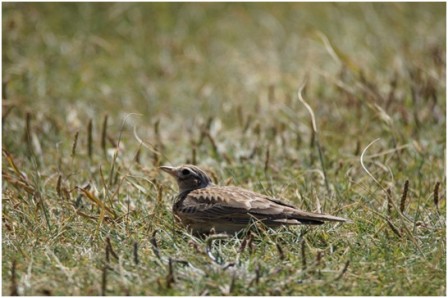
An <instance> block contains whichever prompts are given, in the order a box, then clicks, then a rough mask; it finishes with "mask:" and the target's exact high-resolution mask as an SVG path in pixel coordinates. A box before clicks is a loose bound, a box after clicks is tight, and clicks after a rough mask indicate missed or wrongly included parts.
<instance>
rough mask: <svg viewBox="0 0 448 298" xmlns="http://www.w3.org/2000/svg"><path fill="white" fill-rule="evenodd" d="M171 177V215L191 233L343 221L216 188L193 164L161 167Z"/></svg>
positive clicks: (236, 189) (259, 196)
mask: <svg viewBox="0 0 448 298" xmlns="http://www.w3.org/2000/svg"><path fill="white" fill-rule="evenodd" d="M160 169H161V170H163V171H165V172H167V173H168V174H170V175H171V176H173V177H174V178H175V179H176V181H177V184H178V186H179V194H178V196H177V198H176V202H175V203H174V206H173V212H174V214H175V215H176V217H178V219H180V221H181V222H182V224H184V225H185V226H187V228H188V229H189V230H192V231H193V232H194V233H208V232H210V231H211V230H212V229H214V230H215V232H217V233H222V232H227V233H234V232H238V231H240V230H242V229H244V228H246V227H247V225H248V224H249V223H251V222H253V220H258V221H261V222H262V223H263V224H265V225H266V226H268V227H279V226H281V225H301V224H308V225H319V224H323V223H324V222H325V221H333V222H345V221H347V220H346V219H344V218H341V217H336V216H332V215H327V214H319V213H311V212H306V211H302V210H300V209H297V208H296V207H294V206H292V205H289V204H286V203H284V202H282V201H279V200H277V199H273V198H270V197H268V196H265V195H262V194H259V193H256V192H253V191H250V190H246V189H244V188H240V187H234V186H218V185H214V184H213V183H212V180H211V179H210V177H209V176H208V175H207V174H206V173H205V172H204V171H203V170H201V169H200V168H198V167H197V166H194V165H183V166H179V167H168V166H162V167H160Z"/></svg>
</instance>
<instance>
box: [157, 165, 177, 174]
mask: <svg viewBox="0 0 448 298" xmlns="http://www.w3.org/2000/svg"><path fill="white" fill-rule="evenodd" d="M159 169H161V170H162V171H164V172H167V173H168V174H170V175H171V176H173V177H176V168H175V167H168V166H161V167H159Z"/></svg>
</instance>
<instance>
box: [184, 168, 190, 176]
mask: <svg viewBox="0 0 448 298" xmlns="http://www.w3.org/2000/svg"><path fill="white" fill-rule="evenodd" d="M188 174H190V170H188V169H183V170H182V175H183V176H186V175H188Z"/></svg>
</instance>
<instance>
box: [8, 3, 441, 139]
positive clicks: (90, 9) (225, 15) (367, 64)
mask: <svg viewBox="0 0 448 298" xmlns="http://www.w3.org/2000/svg"><path fill="white" fill-rule="evenodd" d="M444 5H445V4H444V3H433V4H427V3H425V4H421V3H411V4H408V3H389V4H382V3H375V4H372V3H329V4H325V5H322V4H319V3H276V4H274V3H246V4H234V3H183V4H180V3H140V4H133V3H64V4H60V3H46V4H45V3H42V4H40V3H39V4H37V3H36V4H33V3H5V4H3V26H2V27H3V29H2V30H3V57H2V59H3V68H2V75H3V87H4V90H3V98H4V99H8V100H9V102H10V103H14V102H15V103H17V106H18V107H20V108H19V109H16V110H15V111H12V112H14V113H24V112H26V111H32V113H33V114H34V116H35V117H36V118H37V121H40V120H39V119H41V118H42V117H44V118H45V117H47V118H53V122H61V123H59V124H60V125H61V126H62V127H64V129H68V130H69V131H70V132H71V133H74V132H75V131H77V130H80V129H82V127H83V126H84V125H85V122H86V121H87V119H93V120H94V125H95V126H97V127H99V126H100V123H101V122H102V118H103V117H104V115H105V114H108V115H109V116H110V117H109V123H116V124H117V127H119V125H120V123H121V121H122V120H123V119H124V118H125V117H126V115H128V114H129V113H140V114H141V115H142V116H141V117H138V124H137V126H138V127H139V128H140V129H141V128H142V127H144V126H145V125H151V124H152V125H153V124H154V123H156V122H159V123H160V127H161V128H163V129H162V131H163V133H164V134H166V135H165V138H166V141H174V140H175V139H176V138H181V139H182V138H183V137H184V136H185V137H187V138H189V134H188V133H189V131H190V132H191V130H194V129H195V128H196V127H197V125H198V123H202V122H206V121H207V119H210V118H216V119H217V120H218V121H217V124H218V126H219V125H222V126H224V128H225V130H226V131H227V132H229V131H231V130H233V129H236V130H241V129H240V126H241V125H245V124H246V123H244V119H247V118H250V119H249V120H248V121H249V122H251V123H252V122H253V123H258V122H259V124H260V125H261V126H268V125H271V126H275V125H276V124H275V123H274V122H275V121H276V120H279V121H281V120H284V119H285V117H286V118H288V117H296V118H297V120H298V121H296V124H294V125H295V126H296V128H295V129H296V130H297V129H299V130H300V129H301V133H304V134H305V138H307V137H308V136H307V135H309V134H311V132H310V130H309V116H308V114H307V112H306V110H305V109H303V106H301V104H300V103H298V102H297V99H296V91H297V89H298V87H299V86H300V85H301V84H302V83H303V82H304V81H305V80H307V89H306V91H310V92H312V96H308V98H307V100H308V101H309V102H310V104H311V106H312V107H313V109H314V111H315V113H316V118H317V119H319V121H318V122H319V126H320V129H321V130H323V131H326V132H328V135H332V136H333V137H335V138H338V135H339V136H340V137H344V138H346V137H347V136H350V135H351V136H353V137H355V136H356V137H359V136H360V132H361V133H362V132H363V131H364V130H365V129H374V128H372V127H370V124H371V123H372V122H371V120H372V119H377V117H378V113H377V112H378V111H377V109H375V108H373V109H369V108H367V109H366V110H365V111H364V110H363V108H361V111H360V113H361V114H358V115H357V116H361V117H349V118H347V116H346V115H345V113H346V112H347V110H351V111H355V109H354V106H355V105H358V106H359V105H362V104H360V102H361V103H363V102H364V103H367V102H369V100H370V99H369V98H368V97H373V98H374V101H377V102H379V104H380V105H389V106H388V108H390V105H391V102H392V101H395V102H398V101H399V102H400V103H404V104H406V105H410V104H413V105H426V104H427V102H421V103H419V102H415V101H414V102H412V99H411V98H410V96H408V95H407V94H403V92H406V91H408V90H407V89H409V87H407V86H404V85H405V84H406V82H405V81H406V80H408V79H409V78H410V77H411V76H413V75H414V76H425V78H423V79H425V80H429V81H430V84H440V85H442V86H444V84H445V83H444V77H443V75H444V68H443V67H438V66H441V65H442V63H444V62H445V61H444V59H445V40H446V39H445V9H444V7H445V6H444ZM426 77H427V78H426ZM434 82H435V83H434ZM397 86H398V89H399V88H400V87H403V89H404V91H398V92H395V91H396V90H393V92H395V93H394V94H392V95H391V92H392V89H397ZM369 89H370V90H369ZM358 91H360V92H361V93H359V94H356V92H358ZM438 95H439V97H442V98H443V97H444V95H445V93H444V89H443V88H442V89H440V93H439V94H438ZM391 96H392V97H393V98H390V97H391ZM422 100H423V101H425V100H427V101H429V100H430V99H427V98H425V99H422ZM4 104H5V101H4ZM392 106H393V105H392ZM392 108H393V107H392ZM436 109H437V111H435V113H436V116H437V115H438V116H437V117H440V118H443V114H444V110H445V102H444V100H441V99H439V101H438V102H437V105H436ZM4 110H7V109H5V108H4ZM285 110H288V111H289V112H290V113H289V114H290V115H289V116H288V111H286V112H285ZM356 110H359V109H356ZM387 112H389V111H387ZM14 113H13V114H14ZM400 113H401V114H400ZM291 114H292V115H291ZM390 114H391V115H390V116H391V117H392V118H394V117H395V118H397V119H398V118H400V119H399V120H402V119H401V118H402V117H406V115H405V114H407V112H406V111H401V112H400V111H397V110H394V111H392V112H391V113H390ZM403 115H404V116H403ZM271 117H274V118H275V120H274V121H273V122H272V121H266V119H267V118H271ZM375 117H376V118H375ZM55 118H56V119H55ZM133 118H135V117H133ZM238 119H239V121H238ZM134 120H135V119H134ZM289 120H290V119H289ZM289 120H285V121H284V122H285V123H286V122H290V121H289ZM135 121H136V120H135ZM347 121H350V125H349V126H350V127H357V129H355V130H352V129H347V130H345V131H344V132H345V133H346V135H344V136H341V135H340V131H341V129H344V126H345V125H346V124H347V123H346V122H347ZM440 121H443V120H440ZM50 122H51V121H50ZM243 123H244V124H243ZM302 125H303V127H301V126H302ZM262 128H263V127H262ZM5 129H7V130H6V131H5V130H4V132H7V134H8V133H9V132H12V131H11V129H13V128H10V127H8V126H6V128H5ZM98 129H99V128H98ZM142 134H143V135H142V138H143V139H145V140H147V138H152V137H154V136H153V135H152V132H148V131H147V132H143V133H142ZM229 137H231V136H229ZM237 137H238V136H236V138H237Z"/></svg>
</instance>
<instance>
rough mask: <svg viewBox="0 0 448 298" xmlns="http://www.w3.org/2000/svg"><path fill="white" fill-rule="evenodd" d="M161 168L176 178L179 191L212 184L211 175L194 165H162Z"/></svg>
mask: <svg viewBox="0 0 448 298" xmlns="http://www.w3.org/2000/svg"><path fill="white" fill-rule="evenodd" d="M160 169H161V170H162V171H164V172H167V173H168V174H170V175H171V176H173V177H174V179H176V182H177V185H178V186H179V192H184V191H190V190H194V189H198V188H204V187H207V186H208V185H210V184H212V180H211V179H210V177H209V176H208V175H207V174H206V173H205V172H204V171H203V170H201V169H200V168H198V167H197V166H194V165H183V166H179V167H169V166H162V167H160Z"/></svg>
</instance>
